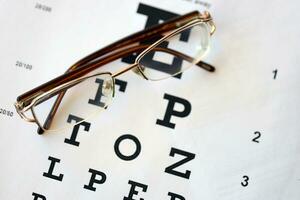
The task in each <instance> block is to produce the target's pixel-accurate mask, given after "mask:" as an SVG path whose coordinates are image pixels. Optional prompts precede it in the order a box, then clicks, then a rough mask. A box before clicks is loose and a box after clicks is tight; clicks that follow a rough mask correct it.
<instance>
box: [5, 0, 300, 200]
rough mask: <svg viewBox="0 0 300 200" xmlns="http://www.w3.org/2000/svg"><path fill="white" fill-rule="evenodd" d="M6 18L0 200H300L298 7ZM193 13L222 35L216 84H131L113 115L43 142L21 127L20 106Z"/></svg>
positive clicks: (142, 2) (144, 8)
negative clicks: (116, 45)
mask: <svg viewBox="0 0 300 200" xmlns="http://www.w3.org/2000/svg"><path fill="white" fill-rule="evenodd" d="M0 5H1V6H0V10H1V12H0V22H1V29H0V44H1V45H0V53H1V67H0V72H1V73H0V74H1V78H0V88H1V98H0V152H1V153H0V154H1V156H0V199H3V200H15V199H32V200H46V199H47V200H57V199H72V200H77V199H78V200H79V199H86V200H93V199H112V200H118V199H119V200H142V199H144V200H154V199H155V200H235V199H238V200H254V199H255V200H266V199H267V200H269V199H270V200H271V199H272V200H299V199H300V124H299V112H300V79H299V75H300V68H299V64H300V59H299V58H300V49H299V44H300V27H299V25H298V20H299V19H300V13H299V8H300V3H299V2H298V1H296V0H291V1H283V0H273V1H271V0H267V1H258V0H253V1H234V0H227V1H215V0H212V1H205V0H203V1H198V0H131V1H125V0H110V1H108V0H107V1H105V0H88V1H83V0H82V1H71V0H65V1H59V0H51V1H49V0H40V1H33V0H26V1H16V0H9V1H8V0H6V1H5V0H2V1H1V3H0ZM194 10H199V11H204V10H208V11H209V12H210V13H211V14H212V16H213V18H214V21H215V23H216V26H217V30H216V32H215V34H214V35H213V36H212V39H211V48H210V51H209V53H208V55H207V56H206V57H205V59H204V61H205V62H208V63H210V64H211V65H213V66H215V67H216V71H215V72H214V73H209V72H206V71H204V70H201V69H199V68H197V67H192V68H190V69H189V70H187V71H185V72H184V73H183V74H182V76H181V77H180V78H176V77H175V78H169V79H167V80H164V81H147V80H145V79H143V78H142V77H141V76H138V75H137V74H135V73H133V72H128V73H126V74H124V75H122V76H120V77H118V83H117V85H116V88H117V91H116V95H115V98H114V99H113V102H112V104H111V106H109V108H108V109H107V111H105V112H103V113H101V114H100V115H99V117H96V118H92V119H89V120H88V121H87V122H86V123H85V124H81V125H80V126H77V129H74V128H73V129H67V130H64V131H58V132H55V133H46V134H44V135H38V134H37V131H36V129H37V127H36V125H35V124H33V123H28V122H25V121H24V120H22V119H21V118H20V116H19V115H18V114H17V113H16V111H15V109H14V106H13V104H14V102H15V101H16V97H17V96H19V95H20V94H22V93H24V92H26V91H28V90H30V89H32V88H34V87H36V86H38V85H40V84H42V83H45V82H47V81H48V80H50V79H52V78H55V77H56V76H59V75H61V74H63V73H64V72H65V71H66V70H67V69H68V67H69V66H71V65H72V64H73V63H75V62H76V61H78V60H79V59H81V58H83V57H85V56H86V55H88V54H90V53H92V52H94V51H96V50H98V49H100V48H102V47H104V46H106V45H108V44H110V43H112V42H114V41H116V40H119V39H121V38H123V37H125V36H128V35H130V34H132V33H134V32H136V31H140V30H142V29H144V28H145V27H148V26H150V25H154V24H157V23H161V22H162V21H165V20H167V19H169V18H172V17H175V16H177V15H181V14H185V13H188V12H190V11H194ZM127 65H128V62H127V61H126V59H123V60H118V61H115V62H113V63H112V64H110V65H109V67H110V68H109V70H111V71H113V72H115V71H116V70H118V69H121V68H124V67H126V66H127ZM69 118H70V121H72V120H73V121H74V120H75V121H76V116H72V115H70V116H69ZM78 127H79V128H78Z"/></svg>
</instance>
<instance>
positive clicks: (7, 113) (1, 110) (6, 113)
mask: <svg viewBox="0 0 300 200" xmlns="http://www.w3.org/2000/svg"><path fill="white" fill-rule="evenodd" d="M0 114H2V115H6V116H9V117H12V116H13V115H14V113H13V112H12V111H9V110H5V109H3V108H0Z"/></svg>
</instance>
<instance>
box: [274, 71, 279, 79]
mask: <svg viewBox="0 0 300 200" xmlns="http://www.w3.org/2000/svg"><path fill="white" fill-rule="evenodd" d="M277 72H278V70H277V69H275V70H273V73H274V76H273V79H276V77H277Z"/></svg>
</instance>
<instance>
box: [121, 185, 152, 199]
mask: <svg viewBox="0 0 300 200" xmlns="http://www.w3.org/2000/svg"><path fill="white" fill-rule="evenodd" d="M128 183H129V184H130V185H131V188H130V191H129V195H128V197H124V198H123V200H137V199H133V195H137V194H138V193H139V192H138V191H136V190H135V188H136V187H140V188H142V191H143V192H146V191H147V188H148V185H144V184H142V183H137V182H134V181H130V180H129V181H128ZM139 200H144V199H143V198H140V199H139Z"/></svg>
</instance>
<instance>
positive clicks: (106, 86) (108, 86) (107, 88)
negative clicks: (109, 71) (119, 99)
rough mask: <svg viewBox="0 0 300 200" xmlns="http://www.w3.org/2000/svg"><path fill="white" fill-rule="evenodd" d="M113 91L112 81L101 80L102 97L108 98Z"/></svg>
mask: <svg viewBox="0 0 300 200" xmlns="http://www.w3.org/2000/svg"><path fill="white" fill-rule="evenodd" d="M112 91H113V83H112V80H110V79H109V80H108V79H106V80H103V84H102V95H103V96H105V97H109V96H110V94H111V93H112Z"/></svg>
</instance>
